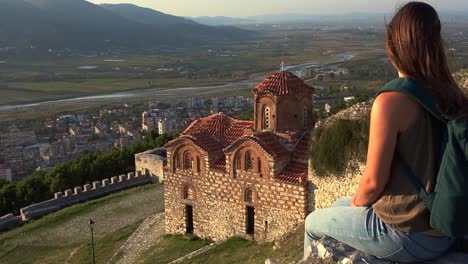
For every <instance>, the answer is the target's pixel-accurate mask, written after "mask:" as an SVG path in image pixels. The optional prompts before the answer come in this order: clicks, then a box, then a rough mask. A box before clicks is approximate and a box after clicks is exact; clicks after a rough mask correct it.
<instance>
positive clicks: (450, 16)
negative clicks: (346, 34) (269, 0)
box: [186, 11, 468, 26]
mask: <svg viewBox="0 0 468 264" xmlns="http://www.w3.org/2000/svg"><path fill="white" fill-rule="evenodd" d="M440 15H441V18H442V20H443V21H444V22H468V15H467V12H466V11H441V12H440ZM391 17H392V13H370V12H354V13H344V14H306V13H302V14H301V13H299V14H293V13H291V14H270V15H258V16H250V17H244V18H238V17H224V16H212V17H208V16H202V17H186V18H188V19H191V20H193V21H196V22H198V23H201V24H205V25H212V26H213V25H214V26H215V25H246V24H276V23H285V24H287V23H318V24H321V23H325V24H336V23H341V24H348V23H350V22H351V23H362V24H366V23H367V24H369V23H371V24H373V23H377V24H380V25H383V24H384V23H385V20H388V19H390V18H391Z"/></svg>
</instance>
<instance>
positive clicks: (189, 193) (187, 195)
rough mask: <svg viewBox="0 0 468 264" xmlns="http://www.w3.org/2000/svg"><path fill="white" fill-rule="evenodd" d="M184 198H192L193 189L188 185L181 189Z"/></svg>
mask: <svg viewBox="0 0 468 264" xmlns="http://www.w3.org/2000/svg"><path fill="white" fill-rule="evenodd" d="M183 197H184V200H192V199H193V190H192V188H190V186H185V187H184V191H183Z"/></svg>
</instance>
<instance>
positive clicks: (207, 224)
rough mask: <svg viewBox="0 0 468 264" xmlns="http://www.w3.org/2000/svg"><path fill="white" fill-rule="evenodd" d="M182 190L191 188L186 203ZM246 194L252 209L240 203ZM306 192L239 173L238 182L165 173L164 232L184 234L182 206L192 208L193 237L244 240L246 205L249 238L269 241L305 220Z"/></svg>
mask: <svg viewBox="0 0 468 264" xmlns="http://www.w3.org/2000/svg"><path fill="white" fill-rule="evenodd" d="M185 186H191V187H192V188H193V193H194V195H193V198H192V199H190V200H185V199H183V190H184V187H185ZM246 189H251V190H252V191H253V200H252V203H246V202H245V201H244V194H245V191H246ZM305 192H306V187H305V186H299V185H291V184H286V183H280V182H277V181H274V180H271V179H270V178H269V177H263V178H259V177H257V178H252V177H251V176H248V175H246V174H242V173H240V174H239V175H238V177H237V178H233V177H230V176H229V175H228V174H227V173H221V172H213V171H208V172H207V173H206V174H205V175H202V174H193V173H191V172H187V173H183V172H178V173H167V177H166V180H165V185H164V196H165V197H164V198H165V199H164V200H165V213H166V232H167V233H177V234H184V233H185V231H186V216H185V206H186V205H192V206H193V218H194V221H193V222H194V234H195V235H197V236H199V237H202V238H211V239H214V240H223V239H226V238H229V237H232V236H247V235H245V234H246V222H247V215H246V206H248V205H249V206H252V207H254V208H255V234H254V235H253V238H254V239H255V240H257V241H270V240H273V239H276V238H278V237H280V236H281V235H283V234H284V233H286V232H287V231H288V230H289V229H290V228H292V227H294V226H295V225H297V224H299V223H300V222H302V221H303V220H304V218H305V217H306V193H305ZM247 237H249V236H247ZM250 237H252V236H250Z"/></svg>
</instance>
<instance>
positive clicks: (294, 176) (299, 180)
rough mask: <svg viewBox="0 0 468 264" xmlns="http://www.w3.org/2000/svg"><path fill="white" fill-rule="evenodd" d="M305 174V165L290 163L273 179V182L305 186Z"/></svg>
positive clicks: (306, 170)
mask: <svg viewBox="0 0 468 264" xmlns="http://www.w3.org/2000/svg"><path fill="white" fill-rule="evenodd" d="M307 172H308V168H307V164H304V163H300V162H296V161H292V162H290V163H289V164H288V166H286V168H284V169H283V171H282V172H281V173H280V174H279V175H278V176H277V177H275V180H278V181H281V182H287V183H292V184H300V185H305V184H306V183H307Z"/></svg>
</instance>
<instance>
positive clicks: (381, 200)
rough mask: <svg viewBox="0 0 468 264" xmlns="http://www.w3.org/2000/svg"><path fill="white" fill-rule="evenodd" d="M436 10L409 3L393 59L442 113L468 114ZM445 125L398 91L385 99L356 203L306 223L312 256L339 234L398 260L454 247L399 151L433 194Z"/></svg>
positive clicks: (377, 107)
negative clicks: (319, 242)
mask: <svg viewBox="0 0 468 264" xmlns="http://www.w3.org/2000/svg"><path fill="white" fill-rule="evenodd" d="M444 51H445V50H444V46H443V42H442V37H441V23H440V20H439V17H438V15H437V12H436V11H435V10H434V8H433V7H431V6H430V5H428V4H425V3H422V2H410V3H408V4H406V5H405V6H403V7H402V8H401V9H399V10H398V12H397V13H396V14H395V16H394V17H393V19H392V21H391V22H390V24H389V25H388V26H387V54H388V57H389V58H390V60H391V62H392V64H393V66H394V67H395V68H396V69H397V70H398V73H399V76H400V78H411V79H414V80H416V81H418V82H419V83H421V84H423V85H424V87H425V89H428V91H429V93H430V94H432V95H433V97H434V98H435V101H436V103H437V107H438V109H439V111H440V112H441V113H443V114H444V115H445V116H447V117H450V118H455V117H459V116H463V115H466V114H467V113H468V110H467V106H468V99H467V97H466V96H465V95H464V93H463V92H462V91H461V89H460V88H459V87H458V86H457V84H456V82H455V81H454V79H453V78H452V75H451V74H450V71H449V68H448V65H447V60H446V56H445V52H444ZM441 128H442V126H441V124H440V123H439V121H438V120H436V119H435V118H434V117H432V116H431V115H430V114H429V113H428V112H426V111H425V110H424V109H423V108H422V107H421V106H420V105H419V104H418V103H417V102H416V101H414V100H413V99H411V98H410V97H408V96H406V95H404V94H402V93H398V92H386V93H382V94H380V95H379V96H378V97H377V98H376V100H375V102H374V105H373V107H372V113H371V126H370V138H369V148H368V157H367V164H366V170H365V173H364V175H363V176H362V178H361V180H360V183H359V187H358V190H357V192H356V194H355V196H354V197H353V198H349V199H344V200H340V201H337V202H336V204H335V205H334V207H332V208H328V209H323V210H317V211H315V212H313V213H311V214H310V215H309V216H308V217H307V219H306V226H305V228H306V230H305V239H304V250H305V252H308V251H310V245H311V242H312V240H315V239H320V238H322V237H324V236H328V237H333V238H335V239H337V240H339V241H341V242H343V243H346V244H348V245H350V246H352V247H354V248H356V249H359V250H361V251H363V252H365V253H367V254H370V255H373V256H376V257H378V258H382V259H385V260H388V261H395V262H415V261H424V260H430V259H434V258H437V257H439V256H441V255H442V254H444V253H445V252H447V251H448V250H449V249H450V247H451V246H452V245H453V243H454V241H453V239H451V238H448V237H445V236H443V235H442V234H440V233H438V232H436V231H435V230H432V229H431V227H430V225H429V212H428V210H427V209H426V207H425V205H424V203H423V202H422V200H421V199H420V198H419V196H418V193H417V191H416V188H415V187H414V186H413V185H412V184H411V182H410V181H409V180H408V178H407V176H406V175H405V171H404V169H403V168H402V164H401V161H400V159H395V157H394V153H396V152H398V153H399V155H400V156H401V158H402V160H405V161H406V163H408V164H409V165H410V166H411V167H412V169H413V170H414V172H415V174H416V175H419V177H420V179H419V180H420V182H421V183H422V184H423V186H425V188H426V191H428V192H432V191H433V189H434V181H435V174H436V170H437V168H436V164H437V161H438V158H437V153H439V148H440V142H441Z"/></svg>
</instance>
